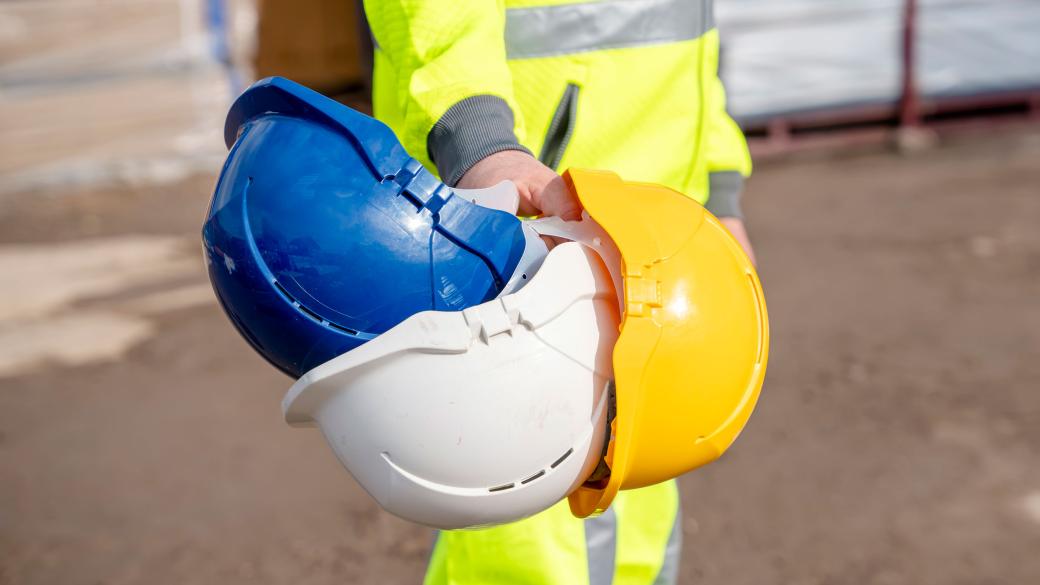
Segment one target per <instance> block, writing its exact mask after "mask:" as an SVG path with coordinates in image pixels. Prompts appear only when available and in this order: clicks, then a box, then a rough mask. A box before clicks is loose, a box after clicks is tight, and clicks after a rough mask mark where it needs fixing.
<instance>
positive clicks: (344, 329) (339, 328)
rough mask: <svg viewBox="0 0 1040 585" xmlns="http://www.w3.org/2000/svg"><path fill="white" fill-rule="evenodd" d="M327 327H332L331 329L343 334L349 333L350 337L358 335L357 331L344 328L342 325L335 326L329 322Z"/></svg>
mask: <svg viewBox="0 0 1040 585" xmlns="http://www.w3.org/2000/svg"><path fill="white" fill-rule="evenodd" d="M329 327H332V328H333V329H336V330H339V331H342V332H343V333H349V334H350V335H357V334H358V333H360V332H359V331H358V330H357V329H351V328H350V327H344V326H342V325H337V324H335V323H333V322H331V321H329Z"/></svg>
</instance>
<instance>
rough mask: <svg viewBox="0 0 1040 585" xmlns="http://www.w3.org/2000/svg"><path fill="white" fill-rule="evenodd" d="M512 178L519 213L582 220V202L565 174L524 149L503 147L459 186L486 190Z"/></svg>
mask: <svg viewBox="0 0 1040 585" xmlns="http://www.w3.org/2000/svg"><path fill="white" fill-rule="evenodd" d="M506 180H508V181H512V182H513V184H514V185H516V190H517V193H518V194H519V195H520V210H519V211H518V214H519V215H547V216H557V217H560V218H562V219H565V220H576V219H581V204H580V203H579V202H578V198H577V197H575V196H574V194H573V193H571V192H570V189H568V188H567V184H566V183H565V182H564V181H563V177H561V176H560V175H557V174H556V173H555V172H554V171H553V170H552V169H550V168H549V167H547V166H545V165H543V164H542V163H540V162H538V160H537V159H535V158H534V157H533V156H531V155H530V154H527V153H526V152H523V151H521V150H503V151H501V152H496V153H494V154H492V155H489V156H487V157H485V158H483V159H482V160H481V161H480V162H478V163H477V164H475V165H473V166H472V167H471V168H470V169H469V170H468V171H466V174H465V175H463V176H462V179H461V180H459V184H458V185H457V187H459V188H460V189H483V188H485V187H491V186H492V185H497V184H498V183H500V182H502V181H506Z"/></svg>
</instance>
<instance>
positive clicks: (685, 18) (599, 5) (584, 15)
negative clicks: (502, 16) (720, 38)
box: [505, 0, 715, 59]
mask: <svg viewBox="0 0 1040 585" xmlns="http://www.w3.org/2000/svg"><path fill="white" fill-rule="evenodd" d="M714 27H715V18H714V11H713V6H712V0H604V1H601V2H577V3H574V4H563V5H557V6H533V7H527V8H510V9H508V10H506V30H505V38H506V57H507V58H509V59H531V58H536V57H550V56H554V55H569V54H573V53H584V52H587V51H600V50H604V49H620V48H625V47H639V46H645V45H660V44H665V43H673V42H678V41H689V40H693V39H696V38H698V37H700V36H701V35H703V34H704V33H706V32H708V31H709V30H711V29H712V28H714Z"/></svg>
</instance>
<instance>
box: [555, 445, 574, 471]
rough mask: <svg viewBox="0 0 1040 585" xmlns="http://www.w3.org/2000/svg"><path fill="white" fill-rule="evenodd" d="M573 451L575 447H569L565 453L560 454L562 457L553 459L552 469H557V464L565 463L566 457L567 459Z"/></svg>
mask: <svg viewBox="0 0 1040 585" xmlns="http://www.w3.org/2000/svg"><path fill="white" fill-rule="evenodd" d="M571 453H574V448H573V447H572V448H570V449H567V452H566V453H564V454H563V455H560V458H559V459H557V460H556V461H553V464H552V465H550V466H549V467H550V468H551V469H556V467H557V466H559V465H560V464H561V463H563V460H564V459H566V458H568V457H570V456H571Z"/></svg>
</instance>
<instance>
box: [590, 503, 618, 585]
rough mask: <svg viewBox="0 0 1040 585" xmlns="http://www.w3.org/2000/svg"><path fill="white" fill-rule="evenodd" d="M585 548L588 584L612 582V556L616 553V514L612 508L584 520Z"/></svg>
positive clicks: (597, 584) (607, 584)
mask: <svg viewBox="0 0 1040 585" xmlns="http://www.w3.org/2000/svg"><path fill="white" fill-rule="evenodd" d="M585 550H586V551H587V554H588V562H589V585H611V584H612V583H613V582H614V557H615V555H616V553H617V515H616V514H615V513H614V508H608V509H607V511H606V512H604V513H603V514H602V515H600V516H597V517H595V518H589V519H588V520H585Z"/></svg>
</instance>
